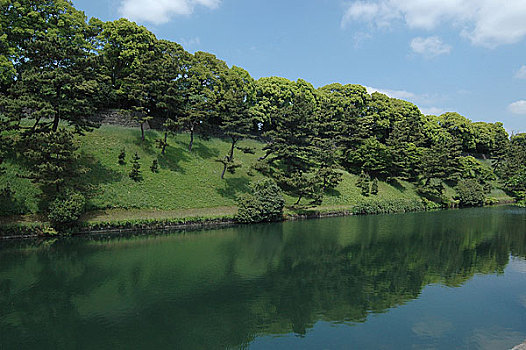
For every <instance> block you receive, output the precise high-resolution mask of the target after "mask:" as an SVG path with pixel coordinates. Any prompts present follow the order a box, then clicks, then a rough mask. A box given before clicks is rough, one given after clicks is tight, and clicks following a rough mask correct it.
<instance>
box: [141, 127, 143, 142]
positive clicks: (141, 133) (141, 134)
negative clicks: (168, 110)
mask: <svg viewBox="0 0 526 350" xmlns="http://www.w3.org/2000/svg"><path fill="white" fill-rule="evenodd" d="M141 141H142V142H144V123H143V122H141Z"/></svg>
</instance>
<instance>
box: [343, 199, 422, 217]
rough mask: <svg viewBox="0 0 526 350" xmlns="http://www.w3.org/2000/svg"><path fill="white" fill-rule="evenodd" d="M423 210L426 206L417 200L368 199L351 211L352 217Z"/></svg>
mask: <svg viewBox="0 0 526 350" xmlns="http://www.w3.org/2000/svg"><path fill="white" fill-rule="evenodd" d="M423 210H426V206H425V204H424V203H423V202H422V201H420V200H418V199H404V198H399V199H392V200H385V199H384V200H379V199H368V200H364V201H362V202H360V203H358V204H356V205H355V206H354V207H353V209H352V213H353V214H354V215H367V214H391V213H407V212H412V211H423Z"/></svg>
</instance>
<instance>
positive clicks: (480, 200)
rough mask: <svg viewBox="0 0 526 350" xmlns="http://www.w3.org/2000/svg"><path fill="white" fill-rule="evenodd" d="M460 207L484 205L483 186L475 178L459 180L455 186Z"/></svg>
mask: <svg viewBox="0 0 526 350" xmlns="http://www.w3.org/2000/svg"><path fill="white" fill-rule="evenodd" d="M455 190H456V191H457V198H458V200H459V202H460V203H459V204H460V206H461V207H479V206H482V205H484V199H485V195H484V187H482V185H481V184H480V183H479V182H478V181H477V180H475V179H463V180H460V181H459V182H458V184H457V186H456V187H455Z"/></svg>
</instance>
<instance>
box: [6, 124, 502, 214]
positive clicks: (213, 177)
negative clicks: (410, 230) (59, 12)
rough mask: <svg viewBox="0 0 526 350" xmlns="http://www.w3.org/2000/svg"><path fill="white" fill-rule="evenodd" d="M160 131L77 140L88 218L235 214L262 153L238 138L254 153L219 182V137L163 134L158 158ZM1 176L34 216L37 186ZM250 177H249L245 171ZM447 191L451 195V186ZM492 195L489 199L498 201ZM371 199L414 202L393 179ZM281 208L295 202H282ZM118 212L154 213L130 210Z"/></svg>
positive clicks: (341, 199)
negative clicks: (139, 177)
mask: <svg viewBox="0 0 526 350" xmlns="http://www.w3.org/2000/svg"><path fill="white" fill-rule="evenodd" d="M160 136H161V134H160V133H159V132H157V131H154V130H150V131H147V132H146V140H145V142H144V143H142V142H141V140H140V132H139V130H138V129H130V128H122V127H115V126H103V127H101V128H100V129H97V130H95V131H94V132H92V133H89V134H87V135H86V136H83V137H82V138H81V148H80V151H81V154H82V157H81V159H82V163H83V164H84V165H85V166H86V167H87V168H88V169H89V171H88V173H87V174H86V175H85V176H84V178H85V181H87V182H89V183H94V184H96V185H97V189H96V190H95V191H94V193H93V195H92V198H91V199H90V202H89V209H90V210H92V211H93V210H105V211H100V212H98V213H92V214H90V215H89V220H99V219H100V220H106V219H108V218H112V217H119V218H124V217H128V218H145V217H146V218H164V217H166V216H171V217H179V216H198V215H202V214H203V213H206V212H207V211H202V210H196V209H197V208H214V210H213V211H208V212H210V213H213V215H221V214H225V215H231V214H232V213H235V206H236V197H237V196H238V195H239V194H241V193H243V192H246V191H247V189H248V188H247V185H248V184H249V183H250V182H251V181H254V180H257V179H258V178H261V175H259V174H257V172H254V173H255V174H254V175H252V176H250V175H249V174H247V171H249V168H250V166H251V165H252V164H254V163H255V161H256V160H257V158H258V157H259V156H261V155H262V151H261V147H262V145H261V144H260V143H258V142H256V141H252V140H246V141H242V142H241V143H240V146H243V147H247V146H250V147H254V148H255V149H256V154H243V153H242V152H241V151H238V150H236V155H235V157H236V159H237V160H238V161H241V162H242V163H243V167H242V168H241V169H239V170H238V171H237V172H236V174H229V173H227V174H226V176H225V179H224V180H221V179H220V174H221V170H222V164H221V163H218V162H216V161H215V160H216V159H217V158H218V157H220V156H221V157H222V156H224V155H226V154H227V152H228V149H229V146H230V145H229V143H228V142H225V141H224V140H221V139H211V140H208V141H203V140H199V139H197V140H196V142H195V144H194V149H193V150H192V152H188V150H187V144H188V141H189V137H188V135H185V134H182V135H177V136H175V137H170V138H169V140H168V142H169V145H170V146H169V147H168V148H167V151H166V155H165V156H162V155H161V154H160V150H159V149H158V148H157V147H156V144H155V139H157V138H158V137H160ZM123 147H124V148H125V149H126V156H127V157H126V160H127V164H126V165H119V164H118V162H117V157H118V155H119V153H120V150H121V149H122V148H123ZM135 152H137V153H138V154H139V156H140V158H141V160H140V163H141V170H142V174H143V177H144V180H143V181H141V182H134V181H132V180H131V179H130V178H129V176H128V173H129V171H130V169H131V157H132V155H133V154H134V153H135ZM154 159H157V160H158V161H159V173H157V174H154V173H152V172H151V171H150V165H151V164H152V161H153V160H154ZM7 164H8V166H7V170H8V171H7V174H6V176H2V178H0V187H3V186H4V184H5V182H7V181H9V182H10V183H11V185H12V187H13V189H14V190H15V191H16V195H15V199H16V202H17V203H16V205H15V206H13V207H16V206H18V210H19V211H24V212H26V213H29V212H33V213H34V212H36V211H37V208H38V204H37V199H36V198H37V196H38V189H37V188H36V187H35V186H34V185H33V184H31V183H30V182H29V181H28V180H26V179H21V178H19V177H18V176H17V174H19V173H20V168H19V167H18V166H16V165H15V164H12V163H9V162H8V163H7ZM249 173H250V172H249ZM356 180H357V176H356V175H353V174H349V173H344V177H343V181H342V183H341V184H340V185H339V186H338V188H337V189H336V190H335V191H333V192H332V193H330V194H329V195H327V196H326V198H325V200H324V202H323V207H322V208H320V209H322V210H330V209H338V208H342V207H349V206H352V205H353V204H355V203H357V202H358V201H360V200H362V199H363V198H364V197H362V196H361V194H360V190H359V189H358V188H357V187H356V186H355V183H356ZM448 192H449V194H452V193H454V192H453V190H452V189H450V190H448ZM500 195H501V194H499V195H495V196H496V197H501V196H500ZM377 197H378V198H379V199H393V198H400V197H405V198H418V196H417V194H416V193H415V190H414V187H413V185H411V184H409V183H405V182H399V183H397V184H396V186H393V185H389V184H387V183H383V182H380V184H379V194H378V196H377ZM286 201H287V204H289V205H290V204H292V203H294V201H295V199H294V198H291V197H286ZM122 209H155V210H143V211H140V210H131V211H129V212H127V213H125V212H123V210H122Z"/></svg>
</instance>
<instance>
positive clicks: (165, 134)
mask: <svg viewBox="0 0 526 350" xmlns="http://www.w3.org/2000/svg"><path fill="white" fill-rule="evenodd" d="M167 138H168V133H167V132H165V133H164V143H163V149H162V150H161V154H162V155H163V156H164V151H165V150H166V139H167Z"/></svg>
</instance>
